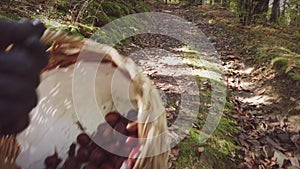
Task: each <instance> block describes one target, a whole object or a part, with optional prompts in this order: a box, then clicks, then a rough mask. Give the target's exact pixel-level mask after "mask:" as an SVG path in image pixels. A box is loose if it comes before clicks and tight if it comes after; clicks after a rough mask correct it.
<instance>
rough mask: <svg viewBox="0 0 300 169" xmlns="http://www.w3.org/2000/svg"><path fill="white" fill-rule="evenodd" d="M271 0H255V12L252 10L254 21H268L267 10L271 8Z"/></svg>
mask: <svg viewBox="0 0 300 169" xmlns="http://www.w3.org/2000/svg"><path fill="white" fill-rule="evenodd" d="M269 1H270V0H254V2H253V3H254V4H253V12H252V16H253V19H252V22H254V23H255V22H257V21H258V20H260V21H263V22H266V20H267V19H266V18H267V12H268V10H269Z"/></svg>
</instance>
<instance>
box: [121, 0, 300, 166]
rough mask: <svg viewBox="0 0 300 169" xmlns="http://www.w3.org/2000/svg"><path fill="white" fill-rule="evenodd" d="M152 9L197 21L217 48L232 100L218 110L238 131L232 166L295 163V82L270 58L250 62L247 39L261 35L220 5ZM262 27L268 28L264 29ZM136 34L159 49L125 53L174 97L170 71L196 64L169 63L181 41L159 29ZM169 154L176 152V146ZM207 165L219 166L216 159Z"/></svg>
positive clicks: (298, 143) (298, 94)
mask: <svg viewBox="0 0 300 169" xmlns="http://www.w3.org/2000/svg"><path fill="white" fill-rule="evenodd" d="M152 11H157V12H164V13H169V14H174V15H176V16H181V17H183V18H185V19H187V20H188V21H190V22H191V23H193V24H194V25H197V27H198V28H200V29H201V30H202V31H203V32H204V33H205V34H206V35H207V36H208V39H209V40H210V41H211V42H212V44H213V45H214V47H215V48H216V50H217V51H218V53H219V55H220V57H221V60H222V66H223V68H224V70H225V76H226V81H227V82H226V83H227V87H228V90H229V91H230V92H229V93H230V94H229V95H228V96H227V97H228V98H227V100H228V101H229V102H230V103H232V104H233V105H234V107H233V112H232V113H226V112H225V114H224V115H225V116H227V117H230V118H233V119H235V120H236V121H237V122H238V126H237V128H238V130H239V134H238V135H234V136H233V137H237V138H236V139H237V142H236V143H235V144H237V145H238V146H240V147H241V151H240V152H239V154H236V155H235V157H234V158H235V160H233V161H235V162H234V163H235V165H234V168H243V169H244V168H249V169H250V168H287V167H288V166H289V167H291V168H299V167H300V166H299V161H300V123H299V120H300V114H299V112H300V100H299V99H300V83H299V81H292V80H289V79H288V77H287V76H285V75H284V74H282V73H278V71H276V69H275V68H274V67H272V66H271V65H270V63H258V62H255V60H254V58H255V56H254V55H255V53H254V52H253V51H251V49H250V50H249V49H247V48H245V47H246V46H247V45H249V44H250V43H253V41H254V42H255V41H257V43H259V41H260V40H261V39H259V38H257V37H258V36H253V32H254V31H253V30H252V28H249V27H243V26H241V25H239V24H238V23H236V21H235V20H234V19H235V16H234V15H232V14H231V13H230V12H228V11H225V10H223V9H222V8H221V7H219V8H218V7H216V8H215V9H212V8H210V7H206V6H204V5H203V6H194V7H193V6H192V7H180V6H177V5H163V4H157V6H155V5H154V6H153V7H152ZM264 33H266V34H268V32H266V31H265V32H264ZM280 35H282V36H284V35H285V34H284V33H282V34H280ZM270 36H274V35H270ZM285 36H288V33H286V35H285ZM140 38H141V41H142V42H141V43H142V45H141V44H139V45H140V46H142V47H152V48H156V47H158V48H163V49H165V50H161V51H160V54H159V55H153V54H151V52H150V53H149V52H148V53H147V52H146V53H143V54H141V53H139V54H138V55H140V57H146V56H147V59H146V60H144V61H143V59H141V58H136V57H137V56H138V55H135V54H133V55H132V56H131V57H133V58H136V60H138V61H139V64H140V65H141V66H142V67H143V68H144V70H145V73H146V74H148V75H149V76H150V77H151V78H152V80H154V84H155V85H156V86H157V88H158V89H160V90H161V91H163V92H164V93H169V94H168V96H166V97H169V99H170V97H171V98H173V99H174V98H175V99H176V98H177V99H178V97H180V96H179V91H182V89H179V88H178V87H176V83H177V84H178V81H177V80H174V78H172V76H173V75H174V74H175V73H177V74H178V73H179V72H193V71H194V70H195V69H198V68H197V67H189V68H185V69H184V70H182V69H178V67H177V70H176V69H174V68H173V69H172V66H174V65H171V64H170V63H174V64H177V63H183V61H182V60H183V58H184V56H185V55H184V54H182V53H178V52H177V51H176V50H174V49H178V47H180V45H182V44H180V43H178V42H176V41H175V42H174V40H170V39H168V37H164V36H159V35H157V36H156V35H143V36H140ZM246 39H247V40H246ZM170 42H172V43H170ZM139 45H137V46H134V47H133V46H131V48H130V49H128V48H127V47H125V48H123V51H125V53H127V52H128V53H132V50H133V49H132V47H133V48H139V49H141V47H138V46H139ZM176 47H177V48H176ZM135 50H137V49H135ZM166 50H171V51H172V53H168V52H166ZM126 51H127V52H126ZM156 54H157V53H156ZM149 58H151V59H149ZM162 70H163V73H162ZM160 73H162V74H160ZM184 80H185V79H182V81H184ZM179 81H180V80H179ZM194 94H195V93H194ZM177 104H178V103H177ZM177 108H178V107H176V105H174V106H173V107H172V106H171V107H169V109H168V108H167V110H170V112H169V114H168V115H169V121H172V119H173V118H176V113H174V112H177V113H178V110H177ZM229 132H230V131H229ZM175 154H177V155H178V153H176V151H175ZM175 159H176V158H175ZM233 161H231V162H230V161H228V163H232V162H233ZM212 166H214V167H213V168H222V167H221V166H217V165H216V164H213V165H212ZM227 167H228V168H231V167H232V166H231V165H230V167H229V166H227Z"/></svg>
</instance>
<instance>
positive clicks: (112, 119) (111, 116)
mask: <svg viewBox="0 0 300 169" xmlns="http://www.w3.org/2000/svg"><path fill="white" fill-rule="evenodd" d="M120 116H121V115H120V113H118V112H109V113H108V114H106V116H105V120H106V122H107V123H108V124H109V125H110V126H111V127H114V126H115V125H116V123H117V122H118V120H119V119H120Z"/></svg>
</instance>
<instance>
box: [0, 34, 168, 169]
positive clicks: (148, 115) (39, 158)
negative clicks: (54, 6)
mask: <svg viewBox="0 0 300 169" xmlns="http://www.w3.org/2000/svg"><path fill="white" fill-rule="evenodd" d="M41 41H42V42H43V43H45V44H51V47H50V48H49V52H50V56H51V57H50V61H49V65H48V66H47V67H46V68H45V69H44V70H43V73H42V75H41V84H40V86H39V88H38V93H39V104H38V106H37V107H36V108H35V109H33V110H32V112H31V116H32V120H31V124H30V126H29V127H28V128H27V129H26V130H25V131H23V132H22V133H20V134H19V135H18V136H7V137H6V138H2V140H1V142H0V150H1V156H0V160H1V161H0V168H8V169H9V168H12V169H13V168H17V167H16V165H15V163H17V164H18V165H19V166H21V168H24V169H27V168H32V169H40V168H43V159H45V157H46V156H48V155H50V154H53V152H54V149H56V150H57V151H58V153H59V155H60V156H66V152H67V149H68V147H69V145H70V144H71V143H72V142H73V141H74V140H75V139H76V136H77V135H78V133H80V132H82V130H81V129H82V128H81V129H80V128H79V127H78V123H77V122H78V120H80V121H81V122H83V124H82V125H83V126H82V127H83V128H86V129H88V131H87V132H91V131H92V130H93V126H94V125H96V124H99V123H101V122H103V121H102V120H103V118H102V119H101V118H100V119H99V118H98V119H97V117H98V116H99V112H98V114H97V113H95V112H94V113H93V112H90V110H91V109H93V106H90V105H89V104H90V103H89V101H88V99H87V97H88V96H81V95H80V94H79V99H81V100H79V101H78V100H77V101H76V99H75V101H74V102H76V104H77V105H81V106H80V107H81V109H80V108H79V110H78V109H76V111H81V112H83V111H86V112H88V114H86V115H87V116H85V117H88V118H85V117H80V115H78V114H76V113H75V103H74V102H73V99H74V98H73V97H74V95H72V87H74V86H72V80H74V79H73V77H71V76H72V75H73V73H72V72H74V70H75V69H76V67H77V65H76V64H77V63H79V62H80V63H84V64H88V66H89V67H91V68H96V69H97V71H98V73H97V75H96V76H97V77H96V80H95V86H96V87H95V89H96V90H95V91H96V98H97V99H96V101H97V105H98V106H99V107H98V108H99V110H100V113H101V114H102V115H105V114H106V113H108V112H109V111H114V110H119V109H122V110H127V109H129V108H130V107H128V105H131V108H132V107H134V108H136V109H137V110H138V112H139V114H138V121H139V122H140V123H139V126H138V133H139V138H143V139H141V144H142V145H143V149H142V150H141V153H140V156H139V158H138V160H137V162H136V163H135V166H134V169H164V168H167V160H168V153H169V152H168V150H169V141H168V137H167V120H166V115H165V112H164V107H163V105H162V101H161V98H160V96H159V93H158V91H156V89H155V88H154V87H153V86H152V85H151V81H150V80H149V79H148V78H147V77H146V76H145V75H144V74H143V73H142V72H141V71H140V69H139V68H138V67H137V66H136V65H135V63H134V62H133V61H132V60H131V59H130V58H127V57H124V56H121V55H120V54H119V53H118V52H117V51H116V50H115V49H113V48H112V47H110V46H107V45H103V44H99V43H96V42H93V41H91V40H88V39H79V38H77V37H73V36H70V35H68V34H67V33H65V32H63V31H53V30H46V31H45V33H44V35H43V37H42V38H41ZM80 55H85V56H84V57H81V56H80ZM95 55H96V56H102V58H101V63H98V62H97V61H99V58H97V57H95ZM95 58H96V59H95ZM76 61H77V62H76ZM75 62H76V64H75ZM98 66H99V67H98ZM116 70H117V71H119V72H121V73H119V76H120V75H121V76H122V77H121V78H117V79H116V78H114V76H115V72H116ZM79 77H81V76H79ZM79 79H80V78H79ZM99 79H100V80H99ZM103 79H105V80H103ZM118 79H121V80H120V81H119V80H118ZM81 80H83V81H84V78H83V79H81ZM124 81H126V82H130V86H129V89H128V91H127V92H129V98H128V97H123V96H122V95H123V93H124V91H123V90H122V83H124ZM111 83H114V84H115V85H116V86H118V85H119V88H118V87H116V88H114V89H115V90H114V89H112V88H111ZM73 90H75V91H76V89H74V88H73ZM80 90H81V92H82V90H89V89H78V91H79V93H80ZM83 95H84V94H83ZM113 95H117V97H114V96H113ZM82 105H86V106H82ZM85 107H89V108H87V109H85ZM83 109H85V110H83ZM121 112H122V111H121ZM124 112H125V111H124ZM96 116H97V117H96ZM89 125H90V126H89ZM49 143H50V144H51V145H49ZM153 155H154V156H153Z"/></svg>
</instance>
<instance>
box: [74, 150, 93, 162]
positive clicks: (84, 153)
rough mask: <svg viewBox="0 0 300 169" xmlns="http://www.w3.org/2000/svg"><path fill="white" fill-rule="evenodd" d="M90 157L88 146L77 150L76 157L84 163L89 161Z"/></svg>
mask: <svg viewBox="0 0 300 169" xmlns="http://www.w3.org/2000/svg"><path fill="white" fill-rule="evenodd" d="M89 157H90V152H89V150H88V149H87V148H86V147H80V148H79V149H78V150H77V154H76V159H77V160H78V161H80V162H82V163H84V162H87V160H88V159H89Z"/></svg>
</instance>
